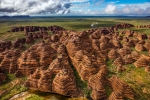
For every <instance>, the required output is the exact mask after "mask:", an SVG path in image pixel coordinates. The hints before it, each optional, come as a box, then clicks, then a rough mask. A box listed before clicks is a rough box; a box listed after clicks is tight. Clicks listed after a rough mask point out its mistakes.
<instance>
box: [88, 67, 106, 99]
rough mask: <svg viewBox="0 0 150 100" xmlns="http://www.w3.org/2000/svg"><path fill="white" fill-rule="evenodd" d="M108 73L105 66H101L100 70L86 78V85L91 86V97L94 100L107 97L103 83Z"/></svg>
mask: <svg viewBox="0 0 150 100" xmlns="http://www.w3.org/2000/svg"><path fill="white" fill-rule="evenodd" d="M107 74H108V69H107V67H106V66H105V65H104V66H101V69H100V71H99V72H98V73H97V74H95V75H93V76H91V77H90V78H89V80H88V87H89V88H91V90H92V94H91V97H92V99H94V100H102V99H103V100H104V99H106V98H107V95H106V90H105V85H106V79H105V78H106V75H107Z"/></svg>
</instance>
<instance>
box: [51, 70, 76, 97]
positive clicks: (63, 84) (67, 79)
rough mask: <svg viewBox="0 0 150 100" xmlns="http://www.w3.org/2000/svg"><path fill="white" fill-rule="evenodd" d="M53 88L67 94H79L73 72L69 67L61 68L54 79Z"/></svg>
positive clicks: (74, 95)
mask: <svg viewBox="0 0 150 100" xmlns="http://www.w3.org/2000/svg"><path fill="white" fill-rule="evenodd" d="M52 90H53V92H54V93H59V94H61V95H65V96H72V97H76V96H78V89H77V86H76V82H75V78H74V76H73V73H71V72H70V71H69V70H67V69H62V70H60V72H59V73H58V74H57V75H56V76H55V78H54V80H53V84H52Z"/></svg>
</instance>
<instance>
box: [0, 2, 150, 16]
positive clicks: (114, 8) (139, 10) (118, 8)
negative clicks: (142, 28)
mask: <svg viewBox="0 0 150 100" xmlns="http://www.w3.org/2000/svg"><path fill="white" fill-rule="evenodd" d="M53 14H54V15H55V14H72V15H76V14H79V15H150V2H144V3H141V4H121V3H120V1H115V2H112V1H111V0H110V2H106V0H0V15H53Z"/></svg>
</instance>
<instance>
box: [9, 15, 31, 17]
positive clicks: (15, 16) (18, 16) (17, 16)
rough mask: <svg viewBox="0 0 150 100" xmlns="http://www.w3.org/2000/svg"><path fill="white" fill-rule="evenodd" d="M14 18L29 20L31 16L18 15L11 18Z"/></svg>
mask: <svg viewBox="0 0 150 100" xmlns="http://www.w3.org/2000/svg"><path fill="white" fill-rule="evenodd" d="M11 17H12V18H29V17H30V16H29V15H16V16H11Z"/></svg>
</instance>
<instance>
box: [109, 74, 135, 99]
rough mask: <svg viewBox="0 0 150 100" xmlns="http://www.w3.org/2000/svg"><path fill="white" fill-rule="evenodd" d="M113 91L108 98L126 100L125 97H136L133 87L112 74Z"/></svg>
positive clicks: (110, 80)
mask: <svg viewBox="0 0 150 100" xmlns="http://www.w3.org/2000/svg"><path fill="white" fill-rule="evenodd" d="M109 82H110V84H111V86H112V89H113V92H112V94H111V95H110V97H109V98H108V100H124V98H125V97H126V98H130V99H134V93H133V91H132V89H131V88H130V87H129V86H128V85H127V84H126V83H124V82H123V81H121V80H120V79H119V78H118V77H117V76H112V77H111V78H110V79H109Z"/></svg>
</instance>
